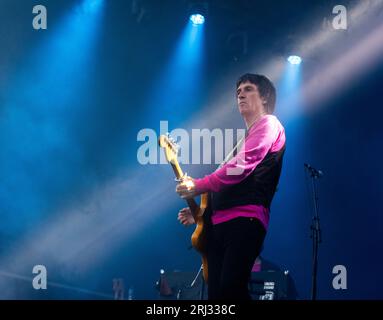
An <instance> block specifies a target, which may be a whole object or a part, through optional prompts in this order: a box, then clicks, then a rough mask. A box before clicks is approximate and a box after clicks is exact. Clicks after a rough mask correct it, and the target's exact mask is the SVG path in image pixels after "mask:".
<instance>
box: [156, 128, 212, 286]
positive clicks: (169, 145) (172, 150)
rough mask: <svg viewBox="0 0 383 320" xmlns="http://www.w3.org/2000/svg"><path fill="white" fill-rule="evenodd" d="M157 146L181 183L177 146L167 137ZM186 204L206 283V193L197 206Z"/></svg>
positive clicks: (189, 202) (190, 202)
mask: <svg viewBox="0 0 383 320" xmlns="http://www.w3.org/2000/svg"><path fill="white" fill-rule="evenodd" d="M158 144H159V146H160V147H161V148H163V149H164V151H165V157H166V160H167V161H168V162H169V163H170V165H171V166H172V168H173V171H174V174H175V175H176V179H177V180H178V181H182V179H183V178H184V177H185V174H184V173H183V172H182V169H181V167H180V165H179V163H178V160H177V154H178V149H179V146H178V145H177V144H176V143H175V141H174V140H173V139H172V138H171V137H169V135H161V136H160V137H159V139H158ZM186 202H187V204H188V206H189V208H190V211H191V213H192V215H193V218H194V221H195V223H196V228H195V230H194V232H193V234H192V236H191V243H192V246H193V247H194V249H196V250H197V251H198V252H199V253H200V254H201V257H202V271H203V277H204V279H205V281H206V282H207V271H208V265H207V256H206V233H207V226H206V224H207V223H206V222H205V221H204V217H203V215H204V213H205V211H206V209H207V206H208V193H204V194H201V201H200V204H199V205H198V204H197V202H196V201H195V200H194V199H186Z"/></svg>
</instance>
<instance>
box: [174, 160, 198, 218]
mask: <svg viewBox="0 0 383 320" xmlns="http://www.w3.org/2000/svg"><path fill="white" fill-rule="evenodd" d="M170 164H171V166H172V168H173V171H174V174H175V175H176V177H177V179H181V178H182V177H183V176H184V173H183V172H182V169H181V167H180V165H179V163H178V161H177V160H175V161H173V162H171V163H170ZM186 202H187V204H188V206H189V208H190V210H191V212H192V213H193V215H195V214H197V212H198V210H199V206H198V204H197V202H195V200H194V199H186Z"/></svg>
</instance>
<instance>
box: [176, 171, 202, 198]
mask: <svg viewBox="0 0 383 320" xmlns="http://www.w3.org/2000/svg"><path fill="white" fill-rule="evenodd" d="M176 192H177V193H178V194H179V196H180V197H181V198H182V199H191V198H194V197H196V196H198V195H200V194H201V192H198V191H197V190H196V188H195V184H194V180H193V178H192V177H189V176H185V177H184V178H182V180H181V182H180V183H179V184H178V185H177V187H176Z"/></svg>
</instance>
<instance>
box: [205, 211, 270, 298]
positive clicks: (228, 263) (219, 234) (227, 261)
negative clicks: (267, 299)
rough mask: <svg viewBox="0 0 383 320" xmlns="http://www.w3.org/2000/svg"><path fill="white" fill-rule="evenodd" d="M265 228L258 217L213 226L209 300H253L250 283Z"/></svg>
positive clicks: (210, 252)
mask: <svg viewBox="0 0 383 320" xmlns="http://www.w3.org/2000/svg"><path fill="white" fill-rule="evenodd" d="M265 235H266V231H265V229H264V227H263V225H262V223H261V222H260V221H259V220H258V219H256V218H245V217H243V218H242V217H239V218H235V219H232V220H229V221H227V222H223V223H219V224H216V225H213V226H212V227H211V230H210V232H209V236H208V244H207V259H208V299H209V300H221V299H235V300H250V299H251V297H250V294H249V290H248V283H249V279H250V276H251V269H252V267H253V264H254V261H255V259H256V258H257V256H258V255H259V253H260V252H261V248H262V244H263V240H264V238H265Z"/></svg>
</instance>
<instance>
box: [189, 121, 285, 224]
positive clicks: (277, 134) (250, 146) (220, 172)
mask: <svg viewBox="0 0 383 320" xmlns="http://www.w3.org/2000/svg"><path fill="white" fill-rule="evenodd" d="M285 140H286V138H285V131H284V128H283V126H282V125H281V123H280V122H279V121H278V119H277V118H276V117H275V116H273V115H264V116H262V117H261V118H260V119H259V120H258V122H256V123H255V124H254V125H252V127H251V128H250V130H249V132H248V135H247V137H246V139H245V143H244V144H243V145H242V147H241V149H240V150H239V152H238V153H237V155H236V156H235V157H233V158H232V159H231V160H230V161H228V162H227V163H225V164H224V165H223V166H222V167H220V168H218V169H217V170H216V171H215V172H213V173H212V174H210V175H207V176H205V177H204V178H202V179H195V185H196V190H197V191H200V192H210V191H213V192H219V191H221V190H222V189H223V188H225V187H226V186H229V185H233V184H237V183H240V182H241V181H242V180H244V179H245V178H246V177H247V176H249V175H250V174H251V173H252V172H253V170H254V169H255V168H256V167H257V165H258V164H259V163H260V162H261V161H262V160H263V159H264V157H265V156H266V155H267V154H268V153H269V152H277V151H279V150H280V149H281V148H282V147H283V146H284V145H285ZM233 172H234V173H235V174H233ZM269 214H270V213H269V209H267V208H265V207H263V206H261V205H255V204H248V205H243V206H236V207H232V208H228V209H224V210H216V211H214V212H213V214H212V222H213V224H218V223H222V222H225V221H229V220H231V219H234V218H237V217H252V218H257V219H259V220H260V221H261V222H262V224H263V226H264V227H265V229H267V227H268V224H269Z"/></svg>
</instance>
